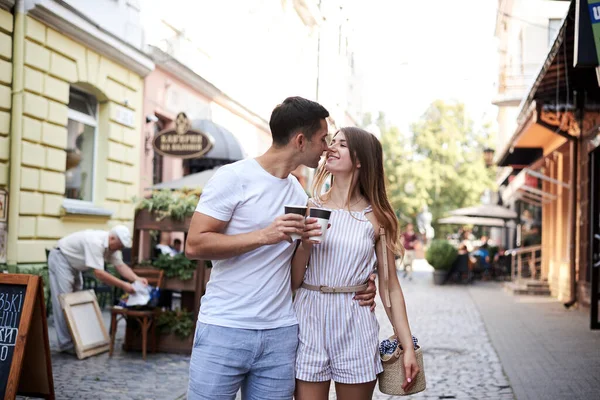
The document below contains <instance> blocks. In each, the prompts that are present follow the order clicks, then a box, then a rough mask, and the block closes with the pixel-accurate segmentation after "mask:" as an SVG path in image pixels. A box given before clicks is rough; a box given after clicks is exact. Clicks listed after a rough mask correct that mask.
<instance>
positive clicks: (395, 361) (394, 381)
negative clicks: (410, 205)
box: [378, 227, 426, 396]
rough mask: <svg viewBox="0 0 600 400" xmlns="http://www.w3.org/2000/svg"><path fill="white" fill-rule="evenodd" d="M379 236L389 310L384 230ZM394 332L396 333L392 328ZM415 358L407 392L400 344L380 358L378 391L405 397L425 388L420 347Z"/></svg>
mask: <svg viewBox="0 0 600 400" xmlns="http://www.w3.org/2000/svg"><path fill="white" fill-rule="evenodd" d="M379 236H380V237H381V243H382V246H383V254H382V256H383V279H384V280H385V283H386V284H387V285H388V289H387V290H386V293H385V295H384V303H385V304H384V306H385V307H388V308H390V309H391V307H392V304H391V300H390V291H389V276H388V274H389V271H388V260H387V243H386V239H385V229H383V227H382V228H380V229H379ZM394 332H397V331H396V329H395V328H394ZM395 338H396V336H391V337H390V338H389V339H390V340H393V339H395ZM415 355H416V357H417V365H418V366H419V373H418V374H417V376H416V377H415V379H414V380H413V382H412V384H411V385H410V386H409V387H408V390H407V391H404V389H402V384H403V383H404V379H405V371H404V351H403V350H401V349H400V343H398V347H396V350H394V352H393V353H392V354H384V355H383V356H380V357H381V364H382V365H383V372H382V373H381V374H379V377H378V378H379V391H380V392H381V393H385V394H390V395H393V396H405V395H409V394H415V393H419V392H422V391H423V390H425V388H426V384H425V368H424V365H423V352H422V350H421V347H418V348H417V349H416V350H415Z"/></svg>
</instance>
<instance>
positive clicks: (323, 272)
mask: <svg viewBox="0 0 600 400" xmlns="http://www.w3.org/2000/svg"><path fill="white" fill-rule="evenodd" d="M332 211H333V212H332V213H331V216H330V219H329V222H330V224H331V227H330V228H329V230H328V232H327V235H326V237H325V240H324V241H323V243H321V244H318V245H314V246H313V248H312V253H311V257H310V261H309V265H308V268H307V270H306V274H305V276H304V282H306V283H308V284H311V285H317V286H320V285H325V286H333V287H340V286H354V285H360V284H363V283H365V282H367V280H368V279H369V275H370V274H371V273H372V272H373V271H374V269H375V266H376V263H377V257H376V255H375V230H374V229H373V225H372V224H371V222H370V221H369V220H368V219H367V218H366V216H365V214H366V213H368V212H371V211H372V209H371V207H370V206H369V207H367V208H366V209H365V210H363V211H362V212H359V211H347V210H332ZM352 297H354V293H322V292H317V291H313V290H307V289H304V288H300V289H298V291H297V292H296V297H295V300H294V308H295V309H296V316H297V318H298V323H299V328H300V329H299V344H298V352H297V355H296V378H297V379H300V380H303V381H308V382H323V381H329V380H334V381H335V382H338V383H347V384H356V383H365V382H371V381H374V380H375V379H377V374H379V373H381V372H382V371H383V368H382V366H381V361H380V359H379V351H378V346H379V323H378V322H377V318H376V317H375V313H373V312H372V311H371V309H370V307H365V306H361V305H359V304H358V301H357V300H353V299H352Z"/></svg>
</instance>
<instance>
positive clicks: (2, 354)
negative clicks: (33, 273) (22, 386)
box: [0, 284, 27, 398]
mask: <svg viewBox="0 0 600 400" xmlns="http://www.w3.org/2000/svg"><path fill="white" fill-rule="evenodd" d="M26 290H27V286H24V285H9V284H0V396H1V398H4V393H5V392H6V384H7V382H8V375H9V374H10V366H11V364H12V361H13V355H14V353H15V345H16V344H17V337H18V336H19V323H20V322H21V314H22V313H23V302H24V300H25V292H26Z"/></svg>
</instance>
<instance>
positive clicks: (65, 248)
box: [58, 230, 123, 271]
mask: <svg viewBox="0 0 600 400" xmlns="http://www.w3.org/2000/svg"><path fill="white" fill-rule="evenodd" d="M108 236H109V233H108V232H107V231H96V230H86V231H80V232H75V233H71V234H70V235H68V236H65V237H64V238H62V239H60V240H59V241H58V248H59V249H60V252H61V253H63V255H64V256H65V257H66V258H67V261H68V262H69V265H70V266H71V268H73V269H76V270H77V271H87V270H88V269H90V268H94V269H99V270H104V262H109V263H111V264H112V265H115V266H116V265H121V264H123V257H122V255H121V252H120V251H118V250H117V251H114V252H111V251H110V250H109V249H108Z"/></svg>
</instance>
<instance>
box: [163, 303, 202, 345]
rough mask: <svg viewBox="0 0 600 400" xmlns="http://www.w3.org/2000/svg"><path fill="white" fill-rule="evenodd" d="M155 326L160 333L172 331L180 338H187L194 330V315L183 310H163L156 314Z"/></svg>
mask: <svg viewBox="0 0 600 400" xmlns="http://www.w3.org/2000/svg"><path fill="white" fill-rule="evenodd" d="M156 327H157V328H158V330H159V331H160V333H162V334H165V335H168V334H169V333H171V332H172V333H174V334H175V336H177V337H178V338H180V339H186V338H188V337H189V336H190V335H191V334H192V333H193V332H194V315H193V313H191V312H187V311H186V310H185V309H184V310H175V311H163V312H161V313H160V315H159V316H158V319H157V322H156Z"/></svg>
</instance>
